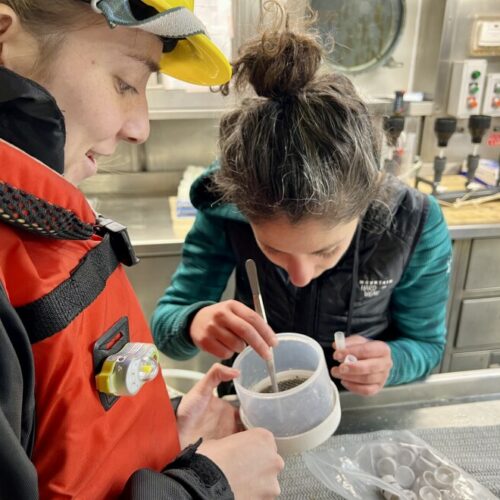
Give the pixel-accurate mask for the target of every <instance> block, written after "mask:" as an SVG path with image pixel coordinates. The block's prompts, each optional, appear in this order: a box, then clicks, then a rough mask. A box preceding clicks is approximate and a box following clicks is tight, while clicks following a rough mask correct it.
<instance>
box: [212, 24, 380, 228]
mask: <svg viewBox="0 0 500 500" xmlns="http://www.w3.org/2000/svg"><path fill="white" fill-rule="evenodd" d="M321 57H322V47H321V45H320V44H319V42H318V41H317V38H316V37H315V36H313V35H310V34H307V33H298V32H293V31H290V30H289V29H288V26H287V27H286V28H285V29H284V30H281V31H280V30H274V31H271V32H269V31H268V32H265V33H264V34H263V35H262V36H260V37H258V38H256V39H254V40H251V41H250V42H248V43H247V44H246V45H244V46H243V48H242V49H241V51H240V56H239V58H238V60H237V61H236V62H235V63H234V64H233V68H234V79H235V82H236V88H237V89H239V90H241V89H242V88H245V87H246V86H248V85H249V84H250V85H251V86H252V87H253V89H254V90H255V92H256V94H257V96H255V97H250V98H246V99H245V100H243V101H242V103H241V104H240V105H239V107H238V108H237V109H235V110H233V111H231V112H230V113H228V114H226V115H225V116H224V117H223V119H222V121H221V125H220V164H221V167H220V169H219V170H218V171H217V173H216V175H215V177H214V181H215V189H216V190H217V191H218V192H219V194H220V196H221V198H222V200H223V201H225V202H230V203H234V204H236V206H237V207H238V209H239V210H240V211H241V212H242V213H243V214H244V215H245V216H247V217H248V218H249V219H250V220H251V221H253V222H258V221H261V220H269V219H272V218H275V217H280V216H286V217H287V218H288V219H289V220H290V221H291V222H292V223H296V222H298V221H300V220H302V219H304V218H308V217H315V218H321V219H325V221H327V222H328V223H329V224H338V223H345V222H348V221H350V220H353V219H354V218H356V217H359V216H361V215H362V214H363V213H364V212H365V211H366V210H367V208H368V206H369V205H370V204H371V203H372V201H373V200H374V199H375V198H376V197H377V194H378V192H379V191H380V187H381V183H382V176H381V174H380V172H379V151H380V141H381V138H382V130H381V123H380V121H379V120H375V119H373V117H372V116H370V114H369V111H368V109H367V106H366V105H365V103H364V102H363V100H362V99H361V98H360V97H359V96H358V94H357V92H356V90H355V88H354V86H353V84H352V82H351V81H350V80H349V79H348V78H347V77H346V76H344V75H341V74H336V73H328V74H323V75H318V68H319V66H320V63H321Z"/></svg>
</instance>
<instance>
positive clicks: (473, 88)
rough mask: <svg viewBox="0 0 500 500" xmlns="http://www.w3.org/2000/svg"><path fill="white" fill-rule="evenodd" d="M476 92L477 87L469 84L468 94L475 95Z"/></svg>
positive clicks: (475, 84)
mask: <svg viewBox="0 0 500 500" xmlns="http://www.w3.org/2000/svg"><path fill="white" fill-rule="evenodd" d="M478 91H479V85H478V84H477V83H471V84H470V85H469V93H470V94H477V92H478Z"/></svg>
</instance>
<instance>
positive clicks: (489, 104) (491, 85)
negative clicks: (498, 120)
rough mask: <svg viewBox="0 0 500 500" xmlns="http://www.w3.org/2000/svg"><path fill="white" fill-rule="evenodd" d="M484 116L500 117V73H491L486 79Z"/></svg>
mask: <svg viewBox="0 0 500 500" xmlns="http://www.w3.org/2000/svg"><path fill="white" fill-rule="evenodd" d="M483 115H490V116H500V73H490V74H489V75H488V76H487V78H486V88H485V90H484V99H483Z"/></svg>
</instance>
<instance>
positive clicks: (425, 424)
mask: <svg viewBox="0 0 500 500" xmlns="http://www.w3.org/2000/svg"><path fill="white" fill-rule="evenodd" d="M340 402H341V407H342V420H341V422H340V426H339V428H338V430H337V432H336V434H353V433H361V432H371V431H377V430H382V429H392V430H397V429H422V428H432V427H471V426H485V425H499V424H500V369H499V368H490V369H487V370H474V371H467V372H454V373H440V374H436V375H431V376H430V377H428V378H427V379H426V380H424V381H421V382H415V383H412V384H407V385H402V386H395V387H388V388H385V389H383V390H382V391H381V392H380V393H379V394H377V395H376V396H373V397H361V396H356V395H354V394H351V393H348V392H342V393H341V395H340Z"/></svg>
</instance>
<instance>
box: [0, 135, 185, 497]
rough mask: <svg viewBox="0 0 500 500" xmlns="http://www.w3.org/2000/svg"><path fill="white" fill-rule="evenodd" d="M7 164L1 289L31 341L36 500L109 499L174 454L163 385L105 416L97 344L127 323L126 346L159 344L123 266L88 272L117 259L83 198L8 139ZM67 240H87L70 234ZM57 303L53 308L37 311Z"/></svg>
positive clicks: (1, 145) (0, 232)
mask: <svg viewBox="0 0 500 500" xmlns="http://www.w3.org/2000/svg"><path fill="white" fill-rule="evenodd" d="M0 166H1V168H0V189H3V190H4V191H3V193H4V195H6V196H8V197H10V198H8V199H10V200H11V201H12V203H10V204H8V207H7V209H4V210H2V211H1V212H0V220H2V221H3V222H6V223H5V224H0V242H1V244H0V280H1V281H2V283H3V285H4V287H5V289H6V291H7V294H8V296H9V300H10V302H11V304H12V305H13V306H14V307H15V308H16V310H17V311H18V314H19V316H20V318H21V319H22V320H23V323H24V324H25V326H26V328H27V330H28V333H29V335H30V338H31V342H32V349H33V354H34V361H35V380H36V389H35V391H36V394H35V395H36V421H37V425H36V437H35V447H34V452H33V457H32V460H33V462H34V463H35V466H36V468H37V472H38V476H39V489H40V497H41V498H42V499H63V498H78V499H89V500H90V499H91V500H96V499H104V498H106V499H107V498H114V497H116V496H118V495H119V493H120V492H121V491H122V489H123V486H124V484H125V482H126V481H127V479H128V478H129V477H130V475H131V474H132V473H133V472H134V471H135V470H137V469H140V468H144V467H147V468H151V469H154V470H161V469H162V468H163V467H165V465H166V464H167V463H168V462H170V461H171V460H172V459H173V457H174V456H175V455H176V454H177V453H178V452H179V442H178V433H177V428H176V420H175V415H174V413H173V410H172V406H171V404H170V401H169V398H168V393H167V390H166V388H165V385H164V382H163V380H162V378H161V376H158V377H157V378H156V379H155V380H153V381H151V382H148V383H146V384H145V385H144V386H143V387H142V389H141V390H140V391H139V392H138V393H137V394H136V395H135V396H132V397H121V398H119V399H118V400H117V401H116V402H114V404H112V405H111V406H110V407H108V408H107V409H106V408H105V407H104V406H103V404H102V402H101V399H100V397H99V393H98V391H97V389H96V385H95V378H94V377H95V367H94V356H93V349H94V345H95V343H96V341H97V340H98V339H99V338H101V337H102V335H103V334H104V333H105V332H107V331H109V329H110V328H112V327H113V325H116V324H117V323H119V322H120V320H122V324H123V321H125V322H126V323H127V325H128V334H129V337H130V338H129V341H131V342H149V343H152V342H153V340H152V337H151V334H150V331H149V328H148V326H147V323H146V321H145V318H144V316H143V313H142V311H141V308H140V305H139V303H138V301H137V298H136V297H135V294H134V292H133V290H132V287H131V285H130V283H129V281H128V279H127V277H126V275H125V272H124V270H123V268H122V266H121V265H120V264H118V263H117V264H116V266H115V267H114V268H113V269H109V272H108V275H106V273H104V274H103V271H102V269H101V268H100V267H99V265H98V266H97V267H96V266H95V265H93V267H92V265H90V264H89V263H90V262H91V261H92V258H93V257H92V256H94V255H95V254H96V253H100V254H101V255H102V256H104V257H106V255H107V254H109V252H112V250H111V247H110V246H109V245H107V246H106V245H105V244H106V238H103V237H101V236H98V235H97V234H95V233H94V231H93V230H92V228H93V226H94V224H95V222H96V217H95V214H94V212H93V211H92V209H91V207H90V206H89V204H88V203H87V201H86V199H85V197H84V196H83V194H82V193H81V192H80V191H79V190H78V189H77V188H75V187H74V186H72V185H71V184H70V183H69V182H67V181H66V180H65V179H64V178H63V177H62V176H60V175H59V174H57V173H56V172H54V171H53V170H51V169H49V168H48V167H46V166H45V165H43V164H42V163H40V162H38V161H37V160H36V159H34V158H32V157H30V156H28V155H27V154H25V153H24V152H22V151H20V150H18V149H16V148H15V147H13V146H12V145H10V144H8V143H6V142H3V141H1V140H0ZM4 199H5V198H4ZM33 214H35V216H36V220H37V222H36V223H35V222H33V220H34V219H33ZM72 232H73V233H75V234H77V235H78V234H79V235H80V236H79V238H80V239H69V238H68V239H66V238H65V237H64V235H65V234H70V233H72ZM85 234H87V236H85ZM58 238H59V239H58ZM108 267H109V266H108ZM82 273H83V274H82ZM82 276H84V278H85V279H82ZM103 276H104V277H103ZM59 292H64V293H63V294H62V295H61V294H60V293H59ZM89 293H90V295H91V297H90V299H89V298H88V297H89ZM54 294H55V295H56V296H57V297H59V298H58V300H56V301H52V302H51V301H48V302H49V303H48V306H47V307H44V308H42V309H41V308H40V307H39V306H40V304H41V303H42V302H43V303H44V304H45V302H47V301H45V299H46V298H47V297H48V296H50V297H52V296H53V295H54ZM92 294H93V295H92ZM61 297H62V299H61ZM45 305H47V304H45ZM40 332H42V333H40ZM43 332H44V333H43Z"/></svg>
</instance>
